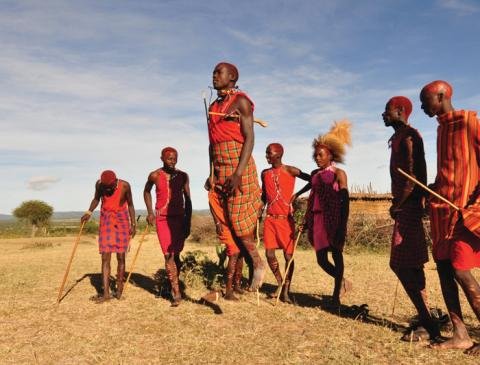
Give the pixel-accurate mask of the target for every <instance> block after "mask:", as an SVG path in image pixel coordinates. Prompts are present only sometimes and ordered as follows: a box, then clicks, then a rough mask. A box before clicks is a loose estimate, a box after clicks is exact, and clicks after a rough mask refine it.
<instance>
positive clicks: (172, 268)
mask: <svg viewBox="0 0 480 365" xmlns="http://www.w3.org/2000/svg"><path fill="white" fill-rule="evenodd" d="M165 270H166V271H167V277H168V280H169V281H170V285H171V286H172V307H177V306H178V305H179V304H180V302H181V300H182V296H181V294H180V287H179V285H178V273H177V265H176V264H175V258H174V254H172V253H167V254H165Z"/></svg>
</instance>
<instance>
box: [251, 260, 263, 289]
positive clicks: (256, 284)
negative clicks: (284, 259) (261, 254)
mask: <svg viewBox="0 0 480 365" xmlns="http://www.w3.org/2000/svg"><path fill="white" fill-rule="evenodd" d="M264 278H265V264H264V263H263V262H262V264H261V265H260V266H258V267H257V268H256V269H255V270H254V272H253V280H252V285H250V289H251V290H252V291H257V290H258V289H260V287H261V286H262V284H263V279H264Z"/></svg>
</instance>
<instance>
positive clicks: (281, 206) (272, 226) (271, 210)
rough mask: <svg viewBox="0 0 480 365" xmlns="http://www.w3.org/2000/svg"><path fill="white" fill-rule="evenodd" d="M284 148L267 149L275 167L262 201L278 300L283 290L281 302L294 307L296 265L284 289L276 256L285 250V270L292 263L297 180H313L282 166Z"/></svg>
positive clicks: (265, 177) (266, 176) (264, 179)
mask: <svg viewBox="0 0 480 365" xmlns="http://www.w3.org/2000/svg"><path fill="white" fill-rule="evenodd" d="M282 157H283V146H282V145H281V144H280V143H271V144H269V145H268V146H267V150H266V159H267V162H268V163H269V164H270V165H271V166H272V167H271V168H269V169H266V170H263V171H262V175H261V176H262V201H263V203H264V204H267V216H266V218H265V221H264V225H263V243H264V246H265V255H266V257H267V262H268V266H270V269H271V270H272V272H273V275H274V276H275V279H276V280H277V283H278V288H277V291H276V292H275V294H274V295H275V297H277V295H278V294H279V292H280V290H281V296H280V299H281V300H282V301H284V302H286V303H292V300H291V298H290V295H289V294H290V284H291V281H292V276H293V271H294V268H295V263H294V262H293V261H292V263H291V264H290V268H289V270H288V273H285V276H286V278H285V284H284V286H283V288H282V282H283V279H282V274H281V272H280V267H279V264H278V261H277V257H276V256H275V250H276V249H282V250H283V256H284V258H285V270H286V267H287V264H288V262H289V261H290V260H291V259H292V255H293V246H294V242H293V241H294V237H293V236H294V234H295V221H294V219H293V209H292V204H291V201H292V197H293V196H294V194H293V190H294V188H295V178H296V177H299V178H301V179H302V180H305V181H310V176H309V175H308V174H306V173H304V172H302V171H301V170H299V169H298V168H296V167H293V166H288V165H284V164H283V163H282Z"/></svg>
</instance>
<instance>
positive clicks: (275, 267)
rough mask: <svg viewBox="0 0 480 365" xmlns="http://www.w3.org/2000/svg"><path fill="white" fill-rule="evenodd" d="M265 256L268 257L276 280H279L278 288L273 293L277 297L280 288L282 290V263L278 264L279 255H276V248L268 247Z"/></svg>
mask: <svg viewBox="0 0 480 365" xmlns="http://www.w3.org/2000/svg"><path fill="white" fill-rule="evenodd" d="M265 256H266V257H267V262H268V266H269V267H270V270H272V273H273V276H275V280H277V285H278V286H277V290H275V293H274V294H273V295H274V296H275V298H276V297H277V295H278V293H280V290H282V282H283V279H282V273H281V272H280V265H279V264H278V261H277V257H276V256H275V249H266V250H265Z"/></svg>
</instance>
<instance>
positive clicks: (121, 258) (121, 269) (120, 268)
mask: <svg viewBox="0 0 480 365" xmlns="http://www.w3.org/2000/svg"><path fill="white" fill-rule="evenodd" d="M124 280H125V252H122V253H117V299H120V298H121V297H122V293H123V282H124Z"/></svg>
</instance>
